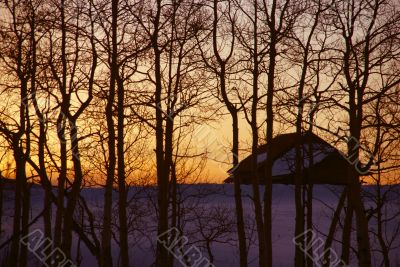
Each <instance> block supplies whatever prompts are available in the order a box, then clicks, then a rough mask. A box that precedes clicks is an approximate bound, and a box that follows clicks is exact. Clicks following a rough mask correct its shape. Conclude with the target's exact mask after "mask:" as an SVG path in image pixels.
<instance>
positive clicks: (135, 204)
mask: <svg viewBox="0 0 400 267" xmlns="http://www.w3.org/2000/svg"><path fill="white" fill-rule="evenodd" d="M288 154H290V152H288ZM316 155H317V154H316ZM322 155H323V154H322ZM321 158H322V156H321ZM342 189H343V187H341V186H325V185H315V186H314V202H313V211H314V214H313V220H314V224H315V229H316V233H317V236H318V237H320V238H322V239H324V236H325V234H326V233H327V231H328V227H329V225H330V220H331V219H330V218H331V216H332V214H333V210H334V208H335V207H336V204H337V201H338V198H339V195H340V192H341V191H342ZM364 189H365V190H366V192H369V193H373V192H374V190H375V189H374V187H372V186H370V187H364ZM179 192H180V194H179V199H181V200H183V199H184V201H183V202H182V205H181V210H182V211H183V213H184V214H182V226H183V229H184V234H185V236H186V237H187V238H188V240H189V243H190V244H191V245H194V246H196V247H198V248H199V249H200V250H201V252H202V253H203V255H204V256H207V255H208V254H207V251H206V250H205V243H204V239H203V238H202V236H201V233H200V232H201V231H200V230H201V229H200V225H202V227H203V232H204V233H205V234H213V231H216V230H217V229H219V228H218V225H224V230H225V231H226V232H225V233H222V234H221V235H219V236H217V238H216V240H215V242H212V243H211V249H212V253H213V256H214V265H215V266H216V267H219V266H221V267H224V266H239V253H238V248H237V243H236V239H237V236H236V232H235V231H236V229H235V224H234V222H235V211H234V208H235V206H234V197H233V185H231V184H224V185H208V184H204V185H181V186H179ZM103 193H104V192H103V189H95V188H91V189H90V188H88V189H83V190H82V192H81V194H82V196H83V197H84V198H85V200H86V202H87V204H88V206H89V207H90V210H91V212H93V214H94V216H95V218H96V223H101V213H102V208H103V207H102V205H103ZM242 194H243V206H244V213H245V221H246V234H247V237H248V238H249V239H250V242H249V248H250V250H249V256H248V260H249V266H250V267H253V266H258V261H257V253H258V249H257V245H256V236H257V235H256V231H255V222H254V212H253V203H252V200H251V199H250V197H251V195H252V188H251V186H248V185H243V186H242ZM261 195H263V187H261ZM114 198H115V201H114V205H117V196H116V195H114ZM129 198H130V199H132V201H130V205H129V209H128V215H129V225H130V236H129V242H130V251H129V253H130V257H131V262H132V263H133V265H134V266H151V265H152V264H153V263H154V253H155V240H156V229H157V215H156V211H155V208H156V206H155V203H156V189H155V188H154V187H146V188H145V187H133V188H130V190H129ZM272 199H273V209H272V211H273V218H272V229H273V237H272V238H273V255H274V257H273V266H282V267H286V266H288V267H289V266H293V257H294V244H293V242H292V239H293V236H294V222H295V204H294V188H293V186H290V185H274V186H273V196H272ZM394 199H395V198H394ZM42 200H43V191H42V189H41V188H40V187H38V186H35V187H33V189H32V217H34V216H35V214H38V213H39V212H40V211H41V209H42ZM12 203H13V193H12V191H11V190H6V196H5V202H4V205H5V217H3V228H4V230H5V233H2V234H1V236H0V244H1V243H3V242H4V240H6V239H7V238H8V237H9V236H10V234H11V230H12V214H13V209H12V205H13V204H12ZM392 203H393V206H392V208H391V209H388V210H389V211H391V212H399V211H400V203H399V202H398V200H397V201H393V202H392ZM365 206H366V209H368V208H370V207H373V204H372V203H370V202H366V203H365ZM113 210H114V211H115V214H114V215H115V216H114V217H115V218H114V219H115V220H117V217H118V216H117V215H118V214H117V208H116V206H115V207H114V209H113ZM54 212H55V209H53V213H54ZM76 216H77V217H78V218H79V214H78V213H77V214H76ZM53 217H54V214H53ZM398 223H399V220H398V219H397V221H395V222H394V223H392V225H391V227H392V228H393V229H394V228H396V227H395V226H396V225H398ZM374 227H375V225H374V223H373V222H371V223H370V228H371V229H373V228H374ZM35 229H43V222H42V220H39V221H38V222H37V223H35V224H34V225H33V226H32V227H31V231H33V230H35ZM221 229H222V228H221ZM114 230H116V229H114ZM391 230H392V229H391V228H390V229H387V233H388V235H389V236H390V233H391ZM98 233H99V232H98ZM116 236H118V234H116ZM353 237H354V238H355V235H354V234H353ZM336 238H337V239H338V240H340V238H341V232H340V230H338V231H337V233H336ZM116 244H117V243H116V242H115V241H114V243H113V260H114V262H115V263H117V261H118V256H119V255H118V253H119V251H118V246H117V245H116ZM355 244H356V243H355V241H353V246H355ZM371 244H372V246H373V247H374V248H375V249H376V248H378V242H376V240H375V239H373V238H372V239H371ZM394 244H395V245H399V244H400V240H399V237H397V239H395V241H394ZM76 248H77V238H76V236H75V243H74V246H73V250H72V251H73V254H74V255H73V256H72V261H73V262H76ZM333 249H334V251H337V253H339V254H340V243H339V242H334V245H333ZM3 252H4V251H3ZM3 252H1V251H0V262H1V255H2V254H3ZM80 252H81V254H82V262H81V266H97V261H96V259H95V257H94V256H93V255H91V254H90V252H89V251H88V249H87V248H86V247H85V245H84V244H83V243H81V251H80ZM390 257H391V260H392V264H393V266H399V265H398V264H400V258H399V257H400V256H399V255H398V254H397V253H395V251H394V252H392V253H391V255H390ZM380 259H381V256H380V254H379V253H378V252H377V251H376V250H374V252H373V260H374V262H373V266H377V265H379V263H380V262H379V261H380ZM176 262H178V261H176ZM351 263H352V264H351V266H356V265H357V264H356V260H355V255H354V253H353V254H352V261H351ZM37 264H38V262H37V260H35V258H34V257H33V256H32V257H30V261H29V266H32V267H33V266H39V265H37ZM176 266H179V264H177V265H176ZM316 266H318V265H316Z"/></svg>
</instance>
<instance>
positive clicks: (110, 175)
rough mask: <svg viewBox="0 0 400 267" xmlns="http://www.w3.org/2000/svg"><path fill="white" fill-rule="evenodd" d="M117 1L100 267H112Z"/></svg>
mask: <svg viewBox="0 0 400 267" xmlns="http://www.w3.org/2000/svg"><path fill="white" fill-rule="evenodd" d="M117 4H118V3H117V1H116V0H113V1H112V25H111V32H112V36H111V39H112V40H111V42H112V48H111V64H110V65H111V68H110V72H111V77H110V89H109V93H108V97H107V104H106V108H105V114H106V121H107V132H108V140H107V147H108V166H107V179H106V185H105V189H104V210H103V231H102V235H101V247H102V253H101V256H100V265H101V267H108V266H110V267H112V266H113V261H112V254H111V237H112V229H111V223H112V221H111V220H112V203H113V200H112V195H113V185H114V176H115V167H116V155H115V125H114V118H113V114H114V109H113V106H114V99H115V86H116V77H117V72H118V67H117V16H116V13H115V10H116V7H115V6H117Z"/></svg>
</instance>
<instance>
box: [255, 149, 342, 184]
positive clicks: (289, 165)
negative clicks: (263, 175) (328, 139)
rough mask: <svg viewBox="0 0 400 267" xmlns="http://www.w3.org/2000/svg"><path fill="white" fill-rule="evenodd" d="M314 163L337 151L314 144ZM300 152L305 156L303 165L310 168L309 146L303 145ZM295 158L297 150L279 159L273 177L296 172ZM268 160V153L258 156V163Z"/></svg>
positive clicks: (273, 169)
mask: <svg viewBox="0 0 400 267" xmlns="http://www.w3.org/2000/svg"><path fill="white" fill-rule="evenodd" d="M312 151H313V155H312V157H313V162H314V164H317V163H319V162H321V161H322V160H323V159H325V158H326V157H327V156H328V155H329V154H330V153H332V152H334V151H335V149H334V148H332V147H330V146H327V145H325V144H313V145H312ZM300 152H301V153H302V155H303V164H304V167H305V168H308V167H309V166H310V156H309V146H308V145H303V146H302V149H301V150H300ZM295 158H296V148H292V149H290V150H288V151H287V152H286V153H285V154H283V155H282V156H281V157H279V158H277V159H276V160H275V161H274V164H273V165H272V175H273V176H277V175H287V174H293V173H294V172H295ZM266 159H267V153H266V152H264V153H260V154H258V155H257V163H258V164H262V163H263V162H265V161H266Z"/></svg>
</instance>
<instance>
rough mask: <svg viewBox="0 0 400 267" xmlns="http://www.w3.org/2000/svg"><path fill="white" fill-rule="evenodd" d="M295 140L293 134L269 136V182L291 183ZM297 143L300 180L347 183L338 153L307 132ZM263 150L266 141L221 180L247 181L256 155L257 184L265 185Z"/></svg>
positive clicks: (249, 180) (293, 168) (227, 181)
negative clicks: (270, 166)
mask: <svg viewBox="0 0 400 267" xmlns="http://www.w3.org/2000/svg"><path fill="white" fill-rule="evenodd" d="M296 139H297V134H296V133H288V134H281V135H278V136H276V137H275V138H273V139H272V143H271V156H272V159H273V166H272V183H273V184H294V177H295V173H296V172H295V167H296V164H295V163H296V160H295V158H296ZM299 142H300V153H301V158H302V168H301V169H302V171H301V176H300V177H301V183H303V184H307V183H312V184H332V185H344V184H347V170H348V167H349V165H350V163H349V162H348V161H347V160H346V158H345V156H344V155H342V153H341V152H339V151H338V150H337V149H336V148H335V147H333V146H331V145H330V144H329V143H327V142H326V141H324V140H323V139H321V138H320V137H318V136H317V135H315V134H314V133H310V132H306V133H303V134H302V135H301V137H300V138H299ZM266 151H267V146H266V144H264V145H261V146H260V147H258V149H257V153H256V155H253V154H251V155H249V156H248V157H246V158H245V159H243V160H242V161H240V162H239V165H238V166H236V168H232V169H230V170H228V173H229V177H228V178H227V179H225V180H224V182H225V183H230V182H233V179H239V181H240V183H242V184H251V183H252V179H253V177H254V175H253V170H252V161H253V159H254V157H255V156H256V157H257V177H258V179H259V183H260V184H265V166H266V158H267V152H266ZM234 177H235V178H234Z"/></svg>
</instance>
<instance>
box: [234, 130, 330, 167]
mask: <svg viewBox="0 0 400 267" xmlns="http://www.w3.org/2000/svg"><path fill="white" fill-rule="evenodd" d="M310 142H311V143H312V144H316V145H318V147H319V148H320V149H322V148H324V149H329V148H330V149H335V148H333V147H332V146H331V145H330V144H328V143H327V142H325V141H324V140H323V139H321V138H320V137H318V136H317V135H315V134H314V133H309V132H307V133H304V134H302V136H301V143H302V144H305V145H307V144H308V143H310ZM295 145H296V133H287V134H280V135H278V136H276V137H274V138H273V139H272V144H271V154H272V159H273V160H274V161H275V160H277V159H278V158H280V157H283V156H285V154H287V153H288V152H290V150H291V149H293V148H295ZM266 154H267V144H263V145H261V146H259V147H258V149H257V163H258V164H260V163H262V162H263V161H265V159H266ZM253 157H254V155H253V154H251V155H249V156H248V157H246V158H245V159H244V160H242V161H241V162H240V163H239V166H238V167H237V168H235V169H234V170H233V171H234V172H235V173H236V172H248V171H251V168H252V166H251V165H252V159H253ZM263 159H264V160H263ZM228 173H232V169H230V170H228Z"/></svg>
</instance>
